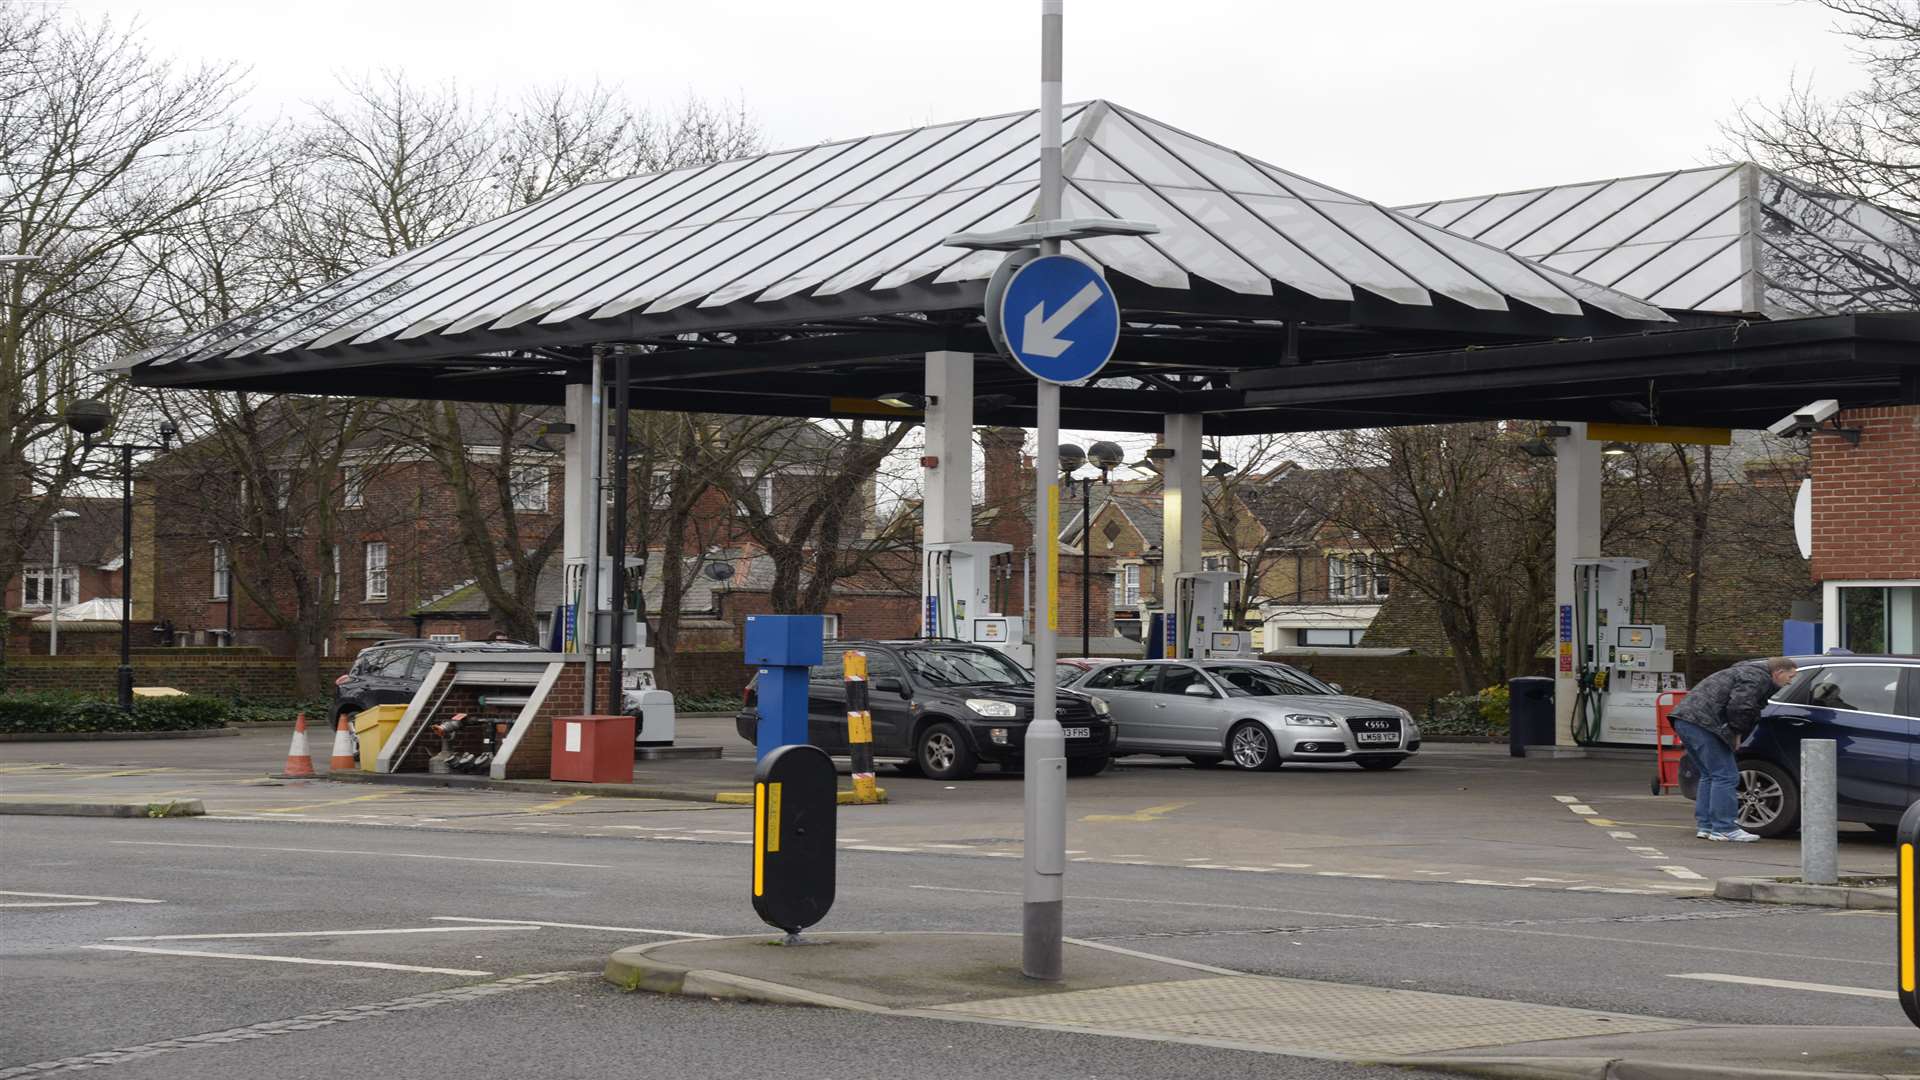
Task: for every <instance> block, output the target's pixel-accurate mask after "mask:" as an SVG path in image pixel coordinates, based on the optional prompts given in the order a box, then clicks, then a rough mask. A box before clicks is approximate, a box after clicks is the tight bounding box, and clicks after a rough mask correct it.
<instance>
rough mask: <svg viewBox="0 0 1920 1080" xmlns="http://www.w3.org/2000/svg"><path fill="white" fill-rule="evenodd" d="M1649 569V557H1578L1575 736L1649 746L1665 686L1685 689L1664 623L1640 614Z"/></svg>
mask: <svg viewBox="0 0 1920 1080" xmlns="http://www.w3.org/2000/svg"><path fill="white" fill-rule="evenodd" d="M1646 569H1647V562H1646V560H1645V559H1575V560H1574V561H1573V599H1574V611H1573V638H1574V641H1573V644H1574V657H1575V661H1576V663H1577V665H1578V683H1579V693H1578V696H1576V698H1575V699H1574V712H1573V736H1574V741H1576V742H1579V743H1582V744H1586V743H1596V742H1600V743H1629V744H1636V745H1642V746H1651V745H1653V743H1654V739H1655V733H1656V728H1657V723H1656V721H1655V718H1654V705H1655V702H1656V701H1657V700H1658V698H1659V696H1660V692H1661V691H1662V690H1684V689H1686V676H1684V675H1679V674H1675V673H1674V670H1673V652H1672V650H1670V649H1668V648H1667V628H1666V626H1665V625H1663V624H1660V623H1649V622H1642V621H1640V619H1639V618H1638V617H1637V613H1636V611H1635V607H1634V597H1635V595H1636V593H1638V592H1640V589H1639V588H1637V586H1638V585H1639V583H1640V582H1641V580H1642V578H1641V575H1642V574H1644V572H1645V571H1646Z"/></svg>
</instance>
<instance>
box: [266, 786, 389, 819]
mask: <svg viewBox="0 0 1920 1080" xmlns="http://www.w3.org/2000/svg"><path fill="white" fill-rule="evenodd" d="M399 794H401V792H398V791H381V792H376V793H374V794H372V795H355V796H354V797H353V798H351V799H331V800H329V801H327V802H317V803H304V804H302V805H300V806H273V807H262V808H261V809H260V813H262V814H291V813H293V812H294V811H296V810H318V809H320V808H321V807H323V806H344V805H346V804H347V803H357V802H371V801H372V800H374V799H391V798H393V797H394V796H395V795H399Z"/></svg>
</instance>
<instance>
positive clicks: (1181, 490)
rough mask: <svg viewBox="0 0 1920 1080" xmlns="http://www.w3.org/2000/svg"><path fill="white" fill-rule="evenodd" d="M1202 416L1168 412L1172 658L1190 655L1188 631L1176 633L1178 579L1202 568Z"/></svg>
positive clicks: (1163, 589) (1166, 567)
mask: <svg viewBox="0 0 1920 1080" xmlns="http://www.w3.org/2000/svg"><path fill="white" fill-rule="evenodd" d="M1202 419H1203V418H1202V417H1201V416H1200V415H1199V414H1198V413H1182V414H1169V415H1168V416H1167V418H1166V427H1165V428H1164V432H1165V434H1164V436H1163V437H1162V439H1161V441H1162V442H1163V443H1164V444H1165V445H1166V446H1167V448H1169V449H1171V450H1172V451H1173V457H1172V458H1163V459H1161V465H1160V467H1161V473H1160V476H1161V482H1162V484H1163V492H1164V494H1163V496H1162V500H1161V510H1160V513H1161V538H1162V539H1161V545H1162V546H1161V552H1162V555H1161V560H1160V609H1161V610H1162V611H1164V612H1165V613H1166V622H1167V628H1168V632H1170V633H1173V640H1171V641H1168V642H1166V646H1167V650H1166V655H1168V656H1185V655H1187V653H1188V651H1189V643H1188V641H1187V635H1186V634H1185V633H1184V632H1175V628H1174V624H1175V622H1176V621H1177V618H1178V614H1179V613H1178V612H1177V611H1176V610H1175V609H1176V608H1177V606H1178V605H1177V603H1176V598H1175V595H1174V591H1175V590H1174V582H1175V580H1177V578H1176V575H1179V574H1186V573H1192V572H1193V571H1196V570H1198V569H1200V511H1201V508H1202V502H1201V500H1202V499H1203V498H1204V497H1205V495H1204V492H1203V491H1202V490H1201V487H1200V485H1201V483H1202V475H1201V471H1200V465H1201V461H1200V434H1201V421H1202Z"/></svg>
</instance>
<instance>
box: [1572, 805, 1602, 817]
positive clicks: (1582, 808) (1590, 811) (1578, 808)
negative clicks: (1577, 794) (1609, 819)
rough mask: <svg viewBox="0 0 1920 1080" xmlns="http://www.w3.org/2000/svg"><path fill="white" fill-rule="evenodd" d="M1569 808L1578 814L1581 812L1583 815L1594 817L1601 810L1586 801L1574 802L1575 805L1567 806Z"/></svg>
mask: <svg viewBox="0 0 1920 1080" xmlns="http://www.w3.org/2000/svg"><path fill="white" fill-rule="evenodd" d="M1567 809H1569V810H1571V811H1573V812H1574V813H1576V814H1579V815H1580V816H1581V817H1593V816H1594V815H1595V814H1598V813H1599V812H1600V811H1598V810H1595V809H1594V808H1593V807H1591V806H1588V805H1587V804H1586V803H1574V804H1573V805H1571V806H1569V807H1567Z"/></svg>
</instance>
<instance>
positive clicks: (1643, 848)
mask: <svg viewBox="0 0 1920 1080" xmlns="http://www.w3.org/2000/svg"><path fill="white" fill-rule="evenodd" d="M1627 850H1628V851H1639V852H1647V851H1651V852H1653V853H1654V854H1655V855H1658V854H1660V849H1659V848H1653V847H1635V846H1633V845H1632V844H1628V845H1627Z"/></svg>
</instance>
